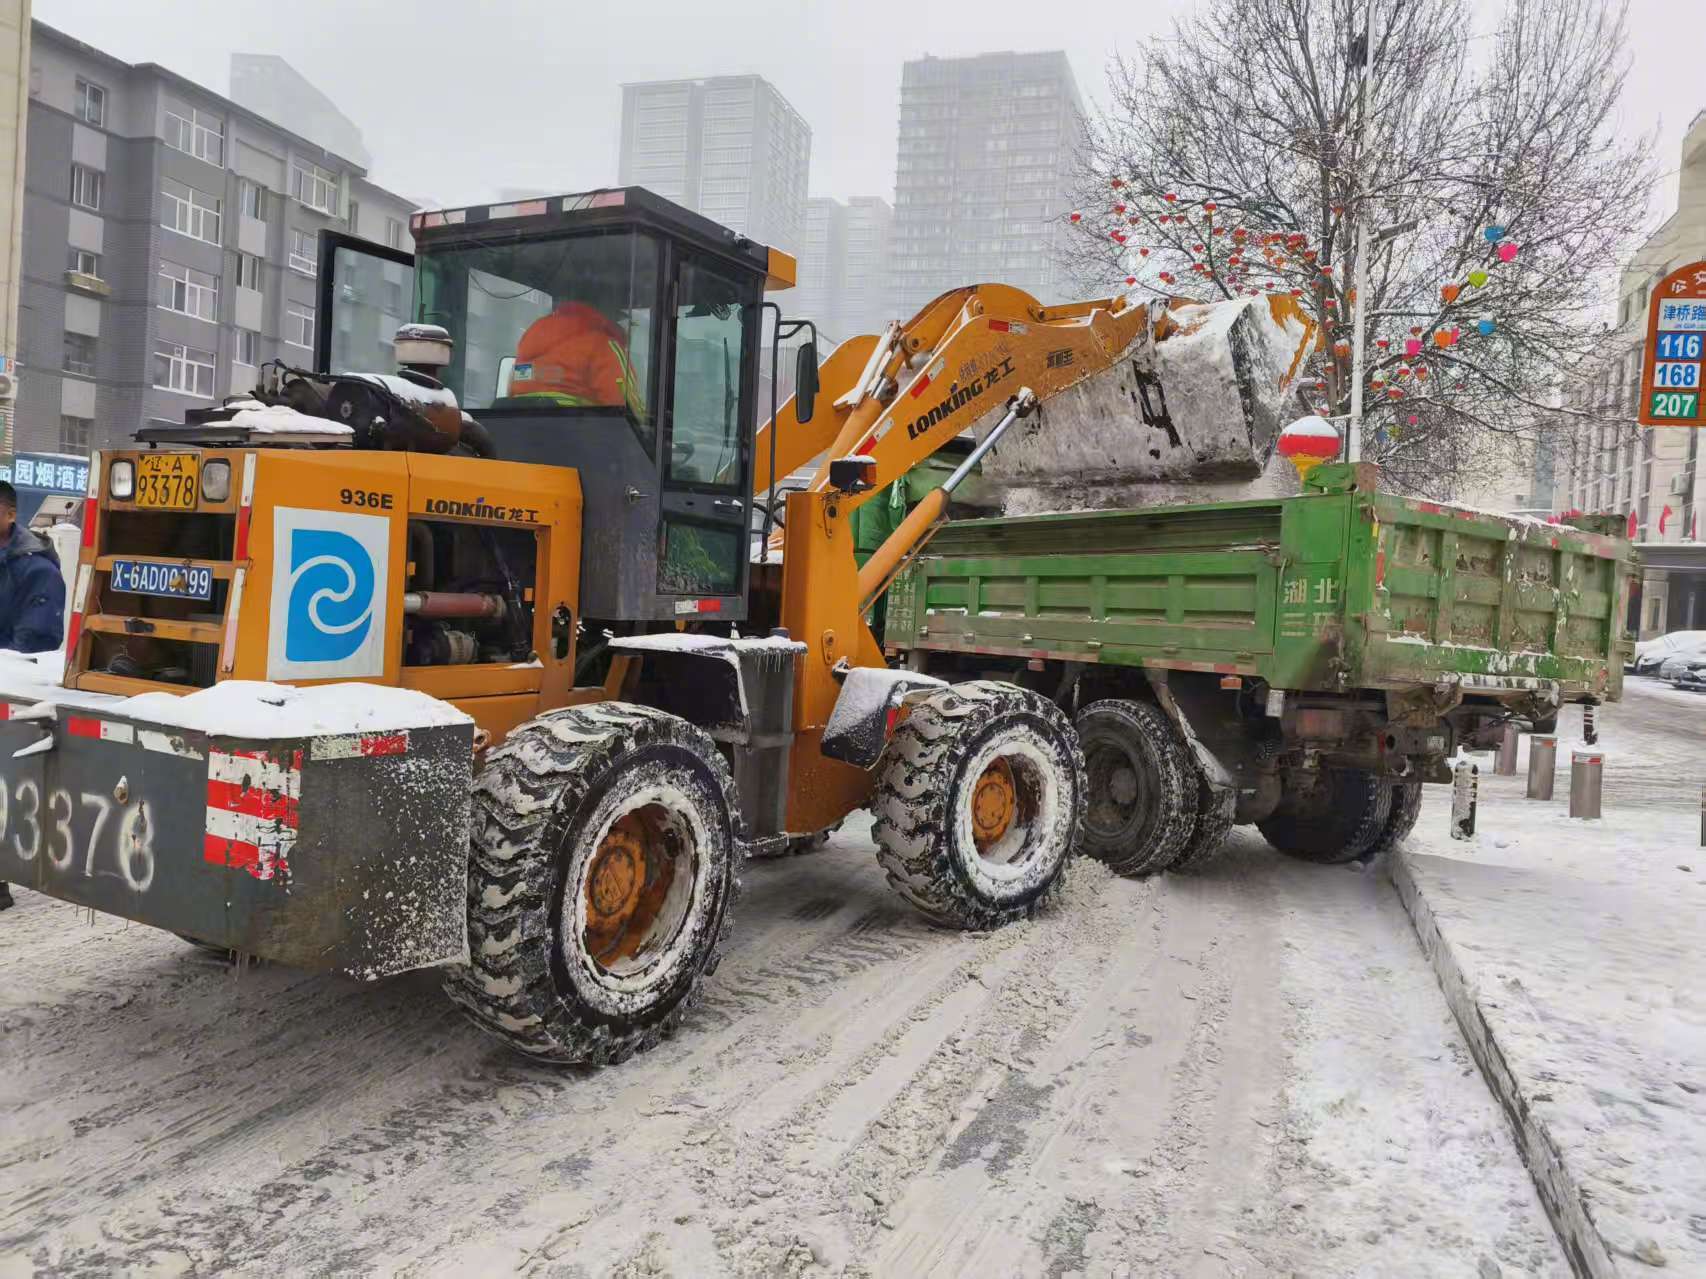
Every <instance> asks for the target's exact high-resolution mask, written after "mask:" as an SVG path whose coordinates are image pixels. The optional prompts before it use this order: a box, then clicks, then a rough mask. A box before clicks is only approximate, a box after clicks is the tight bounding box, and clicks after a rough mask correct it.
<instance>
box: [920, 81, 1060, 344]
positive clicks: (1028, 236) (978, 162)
mask: <svg viewBox="0 0 1706 1279" xmlns="http://www.w3.org/2000/svg"><path fill="white" fill-rule="evenodd" d="M1083 136H1084V110H1083V103H1082V100H1081V99H1080V97H1079V94H1078V85H1077V81H1076V80H1075V79H1074V78H1073V75H1072V67H1071V65H1070V64H1069V63H1068V62H1067V59H1066V54H1064V53H1062V52H1059V51H1055V52H1046V53H985V54H980V55H978V56H976V57H970V58H921V59H919V60H917V61H915V62H908V63H907V64H906V66H905V68H904V70H903V71H902V73H901V88H900V136H899V139H898V143H897V150H896V159H895V206H894V231H893V249H892V252H893V258H892V263H891V270H890V280H891V300H892V307H893V310H894V311H895V313H896V314H898V315H901V316H903V317H909V316H911V315H912V314H913V312H914V311H916V310H917V309H918V308H919V307H920V306H922V305H923V304H924V303H926V302H928V301H929V300H930V299H931V298H933V297H935V296H937V295H938V294H940V293H942V292H944V291H946V290H948V289H951V288H955V287H957V286H959V285H962V284H976V283H981V282H985V281H996V282H1000V283H1003V284H1013V285H1017V286H1018V287H1019V288H1022V289H1026V290H1028V291H1029V292H1031V293H1033V294H1035V295H1037V296H1038V297H1040V298H1041V299H1042V300H1043V301H1044V302H1058V301H1061V300H1062V299H1061V297H1060V290H1061V287H1062V285H1063V282H1064V272H1063V271H1062V270H1061V268H1060V266H1059V263H1058V261H1057V257H1058V250H1057V247H1056V246H1057V236H1058V235H1059V223H1060V220H1061V219H1062V217H1064V215H1065V214H1066V212H1067V210H1068V208H1069V205H1070V203H1071V201H1070V195H1069V185H1070V175H1071V171H1072V165H1073V163H1074V158H1075V156H1076V153H1077V151H1078V149H1079V146H1080V144H1081V142H1082V140H1083Z"/></svg>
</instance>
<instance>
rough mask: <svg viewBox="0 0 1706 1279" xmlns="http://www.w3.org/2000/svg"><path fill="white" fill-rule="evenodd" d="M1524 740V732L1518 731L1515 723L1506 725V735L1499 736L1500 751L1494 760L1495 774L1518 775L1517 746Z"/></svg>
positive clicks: (1498, 775) (1500, 775)
mask: <svg viewBox="0 0 1706 1279" xmlns="http://www.w3.org/2000/svg"><path fill="white" fill-rule="evenodd" d="M1521 740H1522V734H1521V733H1519V732H1518V731H1517V727H1516V725H1515V724H1506V725H1505V735H1504V736H1503V737H1501V738H1499V753H1498V756H1497V757H1496V758H1495V759H1494V760H1493V774H1494V776H1496V777H1515V776H1516V747H1517V743H1518V742H1520V741H1521Z"/></svg>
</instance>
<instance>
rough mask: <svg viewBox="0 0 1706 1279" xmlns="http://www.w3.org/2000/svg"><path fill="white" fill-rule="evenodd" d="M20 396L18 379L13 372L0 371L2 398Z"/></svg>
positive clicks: (0, 398)
mask: <svg viewBox="0 0 1706 1279" xmlns="http://www.w3.org/2000/svg"><path fill="white" fill-rule="evenodd" d="M17 398H18V379H17V378H16V377H14V376H13V375H12V374H11V373H0V400H15V399H17Z"/></svg>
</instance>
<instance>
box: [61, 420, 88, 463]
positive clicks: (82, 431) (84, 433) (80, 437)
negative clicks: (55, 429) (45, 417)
mask: <svg viewBox="0 0 1706 1279" xmlns="http://www.w3.org/2000/svg"><path fill="white" fill-rule="evenodd" d="M92 425H94V424H93V423H92V422H91V421H90V420H89V419H88V418H86V417H72V416H71V414H69V413H65V414H61V415H60V419H59V451H60V452H61V453H87V452H88V451H89V428H90V427H91V426H92Z"/></svg>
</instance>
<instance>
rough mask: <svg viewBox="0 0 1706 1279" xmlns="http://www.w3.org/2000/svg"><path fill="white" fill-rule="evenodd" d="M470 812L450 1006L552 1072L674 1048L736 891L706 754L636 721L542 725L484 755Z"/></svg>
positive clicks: (666, 725)
mask: <svg viewBox="0 0 1706 1279" xmlns="http://www.w3.org/2000/svg"><path fill="white" fill-rule="evenodd" d="M473 807H474V811H473V831H472V848H471V853H470V857H469V862H468V951H469V963H467V964H466V965H463V966H460V967H457V968H453V969H451V970H450V972H449V974H448V976H447V978H446V981H445V989H446V991H447V992H448V993H449V995H450V997H451V998H452V999H454V1000H455V1001H456V1002H457V1003H458V1004H459V1005H461V1006H462V1008H463V1009H464V1010H465V1011H466V1012H467V1013H468V1015H469V1016H470V1017H471V1018H472V1019H473V1020H474V1021H475V1023H477V1024H478V1025H479V1026H480V1027H482V1028H483V1029H485V1030H486V1031H489V1032H490V1033H491V1034H493V1035H496V1036H497V1037H498V1038H499V1039H502V1040H504V1041H505V1042H506V1043H508V1044H510V1045H511V1046H513V1047H515V1048H517V1049H519V1050H521V1051H522V1052H524V1053H527V1054H528V1055H529V1056H532V1057H538V1058H541V1059H543V1060H546V1061H551V1062H559V1063H565V1064H590V1065H607V1064H613V1063H615V1062H619V1061H622V1060H624V1059H626V1058H627V1057H629V1056H631V1055H632V1054H634V1053H636V1052H643V1051H645V1050H646V1049H648V1048H651V1047H652V1046H654V1045H655V1044H656V1043H657V1042H658V1041H659V1040H660V1039H662V1038H663V1037H664V1036H666V1035H668V1034H670V1033H672V1032H673V1031H674V1029H675V1028H676V1026H678V1025H679V1024H680V1022H681V1020H682V1018H683V1017H684V1016H685V1015H686V1014H687V1011H688V1010H689V1009H690V1008H691V1007H692V1006H693V1005H694V1003H696V1002H697V1001H698V999H699V996H700V989H701V984H702V982H703V980H704V978H706V977H708V976H709V975H710V974H711V973H713V972H715V971H716V967H717V963H718V960H719V958H720V953H721V950H722V946H723V943H724V941H725V940H726V938H727V936H728V931H729V922H730V917H731V911H730V907H731V905H732V903H733V901H734V898H735V895H736V893H737V892H738V891H739V887H740V883H739V879H738V875H739V870H740V858H741V850H740V845H739V843H738V841H737V840H736V837H735V821H736V818H735V814H736V813H737V812H738V811H739V810H738V807H737V805H736V803H735V796H734V782H733V780H732V779H731V778H730V776H729V771H728V767H727V765H725V764H724V763H723V758H722V756H721V755H720V754H719V753H718V752H717V748H716V745H715V743H713V742H712V741H711V739H710V738H709V737H708V736H706V735H705V734H704V733H703V732H701V731H700V730H699V729H697V728H695V727H694V726H693V725H691V724H689V723H688V722H687V721H686V720H683V719H679V718H677V717H676V716H673V715H666V714H664V713H663V712H662V711H657V710H652V709H651V708H649V707H643V706H633V705H628V704H626V703H621V702H605V703H600V704H597V705H592V706H579V707H569V708H566V709H563V710H558V711H553V712H551V713H549V714H546V715H541V716H540V717H539V718H537V719H535V720H532V721H530V722H529V723H526V724H523V725H522V726H521V727H520V728H517V729H515V730H514V731H513V732H511V733H510V734H509V736H508V737H507V738H506V739H505V740H504V743H503V745H502V746H499V747H498V748H497V749H496V750H494V751H492V752H491V753H490V755H488V756H487V758H486V763H485V767H484V768H483V769H482V770H481V772H480V774H479V775H478V777H477V778H476V779H475V782H474V806H473Z"/></svg>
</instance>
